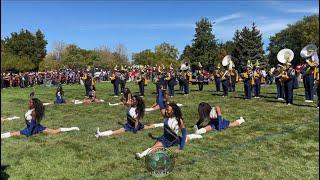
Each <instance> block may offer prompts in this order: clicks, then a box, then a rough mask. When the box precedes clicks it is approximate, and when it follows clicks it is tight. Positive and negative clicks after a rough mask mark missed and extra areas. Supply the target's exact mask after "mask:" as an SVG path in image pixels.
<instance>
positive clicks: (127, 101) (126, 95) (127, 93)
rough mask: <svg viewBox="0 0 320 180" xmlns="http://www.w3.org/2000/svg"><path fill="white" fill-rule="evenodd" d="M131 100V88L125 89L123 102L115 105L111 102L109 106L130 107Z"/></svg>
mask: <svg viewBox="0 0 320 180" xmlns="http://www.w3.org/2000/svg"><path fill="white" fill-rule="evenodd" d="M131 99H132V93H131V91H130V89H129V88H124V90H123V97H122V98H121V99H120V101H121V102H119V103H114V104H112V103H110V102H109V106H118V105H124V106H127V107H130V105H131Z"/></svg>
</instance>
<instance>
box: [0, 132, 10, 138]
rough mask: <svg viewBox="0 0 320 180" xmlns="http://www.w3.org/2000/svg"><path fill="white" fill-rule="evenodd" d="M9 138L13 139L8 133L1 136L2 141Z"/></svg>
mask: <svg viewBox="0 0 320 180" xmlns="http://www.w3.org/2000/svg"><path fill="white" fill-rule="evenodd" d="M9 137H11V134H10V132H6V133H2V134H1V139H4V138H9Z"/></svg>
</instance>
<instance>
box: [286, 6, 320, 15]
mask: <svg viewBox="0 0 320 180" xmlns="http://www.w3.org/2000/svg"><path fill="white" fill-rule="evenodd" d="M283 11H284V12H287V13H310V14H315V13H317V14H318V13H319V8H318V7H314V8H301V9H283Z"/></svg>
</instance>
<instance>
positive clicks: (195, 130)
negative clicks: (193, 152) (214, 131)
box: [193, 125, 198, 133]
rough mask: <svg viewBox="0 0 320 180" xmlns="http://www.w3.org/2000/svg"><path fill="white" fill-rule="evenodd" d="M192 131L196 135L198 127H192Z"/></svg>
mask: <svg viewBox="0 0 320 180" xmlns="http://www.w3.org/2000/svg"><path fill="white" fill-rule="evenodd" d="M193 130H194V133H197V131H198V126H197V125H194V126H193Z"/></svg>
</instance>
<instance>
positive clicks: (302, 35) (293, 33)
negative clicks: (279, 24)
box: [267, 15, 319, 65]
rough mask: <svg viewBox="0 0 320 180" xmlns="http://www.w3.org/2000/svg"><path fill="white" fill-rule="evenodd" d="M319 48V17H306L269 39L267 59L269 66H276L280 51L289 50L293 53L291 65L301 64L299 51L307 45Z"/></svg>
mask: <svg viewBox="0 0 320 180" xmlns="http://www.w3.org/2000/svg"><path fill="white" fill-rule="evenodd" d="M311 43H312V44H315V45H317V47H319V15H312V16H306V17H304V18H303V19H302V20H300V21H297V22H296V23H294V24H289V25H288V27H287V28H285V29H283V30H281V31H280V32H278V33H276V34H275V35H274V36H271V37H270V43H269V47H268V48H267V50H268V51H269V55H268V59H269V63H270V64H271V65H276V64H278V63H279V62H278V60H277V54H278V52H279V51H280V50H281V49H284V48H289V49H291V50H292V51H293V52H294V55H295V56H294V59H293V60H292V62H291V63H292V64H293V65H297V64H299V63H302V62H303V61H304V60H303V59H302V58H301V57H300V51H301V49H302V48H303V47H304V46H306V45H308V44H311Z"/></svg>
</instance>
